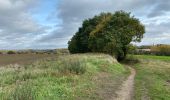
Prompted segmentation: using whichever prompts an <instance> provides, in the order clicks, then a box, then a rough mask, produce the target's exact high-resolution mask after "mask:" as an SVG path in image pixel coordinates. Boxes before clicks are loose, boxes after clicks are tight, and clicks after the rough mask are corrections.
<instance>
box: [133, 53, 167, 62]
mask: <svg viewBox="0 0 170 100" xmlns="http://www.w3.org/2000/svg"><path fill="white" fill-rule="evenodd" d="M135 56H136V57H137V58H142V59H150V60H151V59H153V60H161V61H169V62H170V56H154V55H135Z"/></svg>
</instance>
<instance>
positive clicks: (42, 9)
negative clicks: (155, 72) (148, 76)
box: [0, 0, 170, 49]
mask: <svg viewBox="0 0 170 100" xmlns="http://www.w3.org/2000/svg"><path fill="white" fill-rule="evenodd" d="M117 10H125V11H127V12H131V13H132V15H134V16H135V17H137V18H139V19H140V21H141V22H142V23H143V24H144V25H145V26H146V34H145V35H144V38H143V40H142V42H141V43H138V45H147V44H158V43H165V44H170V0H0V49H53V48H64V47H67V41H68V40H69V39H70V38H71V37H72V35H73V34H74V33H75V32H76V31H77V30H78V27H80V26H81V24H82V21H83V20H84V19H86V18H90V17H93V16H94V15H96V14H99V13H101V12H112V13H114V12H115V11H117Z"/></svg>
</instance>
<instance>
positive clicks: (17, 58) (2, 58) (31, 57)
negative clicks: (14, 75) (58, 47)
mask: <svg viewBox="0 0 170 100" xmlns="http://www.w3.org/2000/svg"><path fill="white" fill-rule="evenodd" d="M55 56H56V55H48V54H12V55H7V54H1V55H0V66H4V65H9V64H16V63H17V64H22V65H23V64H24V65H25V64H30V63H32V62H34V61H36V60H38V59H44V58H48V57H55Z"/></svg>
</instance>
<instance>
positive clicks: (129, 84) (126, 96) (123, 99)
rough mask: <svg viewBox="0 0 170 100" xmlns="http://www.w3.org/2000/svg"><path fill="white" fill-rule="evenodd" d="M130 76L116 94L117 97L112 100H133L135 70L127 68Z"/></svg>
mask: <svg viewBox="0 0 170 100" xmlns="http://www.w3.org/2000/svg"><path fill="white" fill-rule="evenodd" d="M129 69H130V71H131V74H130V76H129V77H128V78H127V80H126V81H124V82H123V84H122V86H121V88H120V90H119V91H117V92H116V94H117V97H116V98H115V99H113V100H133V98H132V97H133V87H134V77H135V75H136V71H135V69H133V68H131V67H129Z"/></svg>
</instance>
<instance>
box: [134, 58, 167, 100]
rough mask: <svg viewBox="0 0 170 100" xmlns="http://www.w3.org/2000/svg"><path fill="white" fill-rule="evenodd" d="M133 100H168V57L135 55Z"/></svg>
mask: <svg viewBox="0 0 170 100" xmlns="http://www.w3.org/2000/svg"><path fill="white" fill-rule="evenodd" d="M135 57H136V58H138V59H139V62H140V63H137V64H136V65H134V68H135V69H136V70H137V75H136V77H135V100H141V99H143V100H170V62H169V61H170V57H167V56H148V55H137V56H135Z"/></svg>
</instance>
